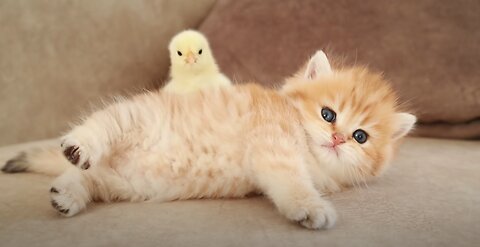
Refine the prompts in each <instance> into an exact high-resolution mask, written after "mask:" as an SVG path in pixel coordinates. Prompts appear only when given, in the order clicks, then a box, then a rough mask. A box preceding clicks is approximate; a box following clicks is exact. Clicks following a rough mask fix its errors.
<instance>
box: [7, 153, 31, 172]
mask: <svg viewBox="0 0 480 247" xmlns="http://www.w3.org/2000/svg"><path fill="white" fill-rule="evenodd" d="M27 169H28V162H27V155H26V153H25V152H22V153H20V154H18V155H17V156H15V157H13V158H12V159H9V160H7V162H6V163H5V165H4V166H3V167H2V172H5V173H17V172H25V171H27Z"/></svg>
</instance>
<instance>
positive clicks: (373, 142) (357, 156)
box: [285, 57, 415, 184]
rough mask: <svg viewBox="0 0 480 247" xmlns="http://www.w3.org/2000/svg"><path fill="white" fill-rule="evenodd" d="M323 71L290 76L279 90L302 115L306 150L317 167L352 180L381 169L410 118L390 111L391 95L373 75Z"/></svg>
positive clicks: (393, 105)
mask: <svg viewBox="0 0 480 247" xmlns="http://www.w3.org/2000/svg"><path fill="white" fill-rule="evenodd" d="M325 58H326V57H325ZM312 59H313V58H312ZM307 70H308V67H307ZM326 71H327V73H325V70H323V72H322V70H317V71H316V72H313V74H312V73H310V74H308V73H307V74H308V75H307V76H304V77H300V78H298V77H297V78H293V79H292V80H291V81H290V82H287V84H286V86H285V91H286V92H287V93H288V94H289V95H291V97H292V98H293V99H294V100H295V102H296V104H297V106H298V108H299V110H300V112H301V113H302V115H303V117H304V122H303V124H304V127H305V129H306V131H307V134H308V137H309V144H310V149H311V152H312V153H313V154H314V156H315V158H316V159H317V160H318V163H319V164H320V165H322V166H324V167H323V168H324V169H323V170H325V171H327V172H328V173H329V174H328V175H330V176H331V177H332V178H334V179H336V180H337V181H339V182H341V183H342V184H352V183H355V182H359V181H362V180H364V179H366V178H368V177H369V176H375V175H377V174H379V173H380V172H381V170H382V168H384V166H385V165H386V164H388V162H389V160H390V158H391V155H392V150H393V146H394V144H395V142H396V141H397V140H398V139H399V138H400V137H402V136H404V135H405V134H406V133H407V132H408V131H409V130H410V129H411V127H412V125H413V124H414V122H415V117H414V116H412V115H410V114H408V113H397V112H396V107H397V105H396V104H397V103H396V96H395V94H394V92H393V91H392V89H391V88H390V86H389V85H388V83H386V82H385V81H384V80H383V79H382V78H381V77H380V76H379V75H377V74H372V73H370V72H368V71H367V70H364V69H351V70H343V71H335V72H333V71H330V72H328V70H326ZM319 72H320V73H319ZM312 75H313V76H312Z"/></svg>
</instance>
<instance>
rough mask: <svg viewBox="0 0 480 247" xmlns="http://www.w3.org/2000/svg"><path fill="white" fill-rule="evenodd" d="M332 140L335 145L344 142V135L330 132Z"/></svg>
mask: <svg viewBox="0 0 480 247" xmlns="http://www.w3.org/2000/svg"><path fill="white" fill-rule="evenodd" d="M332 141H333V145H334V146H337V145H340V144H342V143H345V137H344V136H343V135H342V134H338V133H333V134H332Z"/></svg>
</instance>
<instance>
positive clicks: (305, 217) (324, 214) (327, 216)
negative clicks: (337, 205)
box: [290, 202, 337, 230]
mask: <svg viewBox="0 0 480 247" xmlns="http://www.w3.org/2000/svg"><path fill="white" fill-rule="evenodd" d="M290 219H293V220H294V221H296V222H298V223H300V225H302V226H304V227H306V228H308V229H315V230H318V229H329V228H331V227H332V226H334V225H335V222H336V220H337V213H336V212H335V209H334V208H333V207H332V206H331V205H330V203H328V202H322V203H318V204H316V205H313V206H309V207H305V208H301V209H299V210H297V211H296V213H295V215H294V216H293V217H291V218H290Z"/></svg>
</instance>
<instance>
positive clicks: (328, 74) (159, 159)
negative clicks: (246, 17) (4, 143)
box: [11, 51, 416, 229]
mask: <svg viewBox="0 0 480 247" xmlns="http://www.w3.org/2000/svg"><path fill="white" fill-rule="evenodd" d="M396 100H397V97H396V95H395V94H394V92H393V91H392V88H391V87H390V86H389V84H388V83H387V82H385V81H384V79H382V77H381V76H380V75H378V74H375V73H371V72H369V71H368V70H367V69H364V68H343V69H338V70H332V69H331V68H330V64H329V62H328V60H327V58H326V56H325V54H324V53H323V52H321V51H319V52H317V53H316V54H315V55H314V56H313V57H312V59H311V60H310V61H309V62H308V64H307V66H306V69H304V70H302V71H301V72H300V73H298V74H297V75H295V76H294V77H292V78H290V79H288V80H287V82H286V84H285V86H284V87H283V88H282V89H281V90H279V91H274V90H269V89H265V88H262V87H260V86H257V85H254V84H247V85H237V86H234V87H227V88H218V89H211V90H205V91H200V92H198V93H193V94H191V95H188V96H181V95H174V94H170V93H168V92H162V91H156V92H150V93H146V94H143V95H139V96H136V97H134V98H132V99H130V100H126V101H124V102H120V103H116V104H113V105H110V106H108V107H107V108H106V109H104V110H102V111H98V112H95V113H94V114H93V115H91V116H90V117H89V118H87V119H86V120H85V121H84V122H83V123H82V124H81V125H78V126H76V127H75V128H73V130H72V131H71V132H70V133H68V134H67V135H65V136H64V137H63V139H62V140H63V142H62V148H63V153H64V155H65V156H66V157H67V159H68V160H69V161H70V162H71V163H72V164H74V165H75V166H76V167H74V166H71V167H69V168H68V169H67V170H66V171H65V172H64V173H63V174H62V175H61V176H59V177H58V178H56V179H55V181H54V182H53V185H52V188H51V190H50V196H51V202H52V205H53V207H54V208H55V209H56V210H58V211H59V212H60V213H61V214H62V215H65V216H72V215H75V214H77V213H78V212H79V211H81V210H83V209H85V208H86V206H87V204H88V203H89V202H91V201H92V200H103V201H107V202H108V201H116V200H128V201H146V200H156V201H171V200H181V199H190V198H222V197H243V196H245V195H247V194H249V193H252V192H257V193H262V194H264V195H266V196H267V197H269V198H270V199H271V200H272V201H273V203H274V204H275V206H276V207H277V208H278V210H279V212H280V213H281V214H282V215H284V216H285V217H287V218H288V219H290V220H292V221H296V222H299V223H300V224H301V225H303V226H304V227H307V228H311V229H320V228H329V227H331V226H333V225H334V223H335V220H336V214H335V210H334V209H333V207H332V205H331V204H330V203H329V202H328V201H326V200H325V199H324V198H322V194H323V193H327V192H335V191H338V190H339V189H340V188H342V187H345V186H349V185H351V184H353V183H355V182H356V181H358V180H364V179H367V178H369V177H372V176H376V175H378V174H379V173H380V172H381V171H382V170H383V168H385V166H386V165H387V164H388V163H389V162H390V160H391V158H392V153H393V149H394V146H395V144H396V143H397V141H398V140H399V139H400V138H401V137H403V136H405V135H406V134H407V133H408V132H409V131H410V129H411V128H412V127H413V125H414V123H415V120H416V118H415V117H414V116H413V115H411V114H409V113H404V112H399V110H398V109H397V107H398V103H397V101H396ZM51 157H52V156H51ZM58 157H59V156H58ZM26 160H27V161H28V162H30V163H31V164H30V168H29V170H33V171H46V172H48V171H50V172H53V173H55V172H59V171H61V170H63V169H65V166H62V165H61V164H62V162H63V161H62V160H61V159H57V160H53V159H52V160H48V163H47V164H44V165H45V166H44V167H39V166H37V167H36V168H33V169H32V166H34V164H35V163H36V162H37V163H41V162H39V161H40V160H38V161H35V157H34V156H33V157H30V158H29V159H23V161H24V164H23V165H24V166H25V167H26V166H28V165H29V164H26V163H25V162H26ZM28 162H27V163H28ZM44 163H46V162H44ZM11 164H13V163H11ZM79 168H80V169H79Z"/></svg>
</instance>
